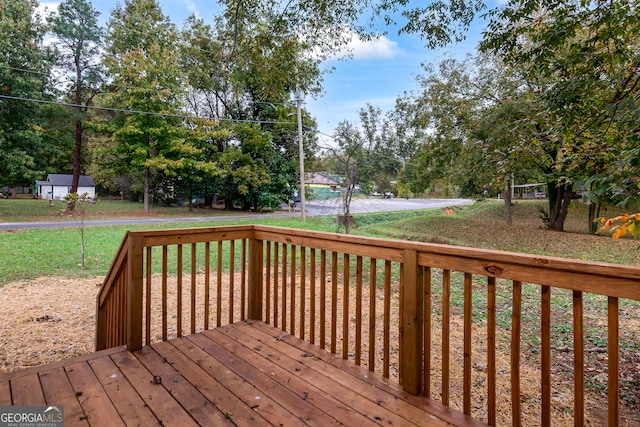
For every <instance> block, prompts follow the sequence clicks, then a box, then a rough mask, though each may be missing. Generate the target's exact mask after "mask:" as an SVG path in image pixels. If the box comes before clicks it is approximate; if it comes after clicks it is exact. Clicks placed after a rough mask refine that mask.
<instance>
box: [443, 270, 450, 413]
mask: <svg viewBox="0 0 640 427" xmlns="http://www.w3.org/2000/svg"><path fill="white" fill-rule="evenodd" d="M450 311H451V271H450V270H443V271H442V404H443V405H445V406H449V373H450V372H451V369H450V357H449V354H450V352H449V350H450V345H449V342H450V337H451V328H450V323H449V320H450V318H451V313H450Z"/></svg>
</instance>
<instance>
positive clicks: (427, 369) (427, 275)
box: [422, 267, 431, 397]
mask: <svg viewBox="0 0 640 427" xmlns="http://www.w3.org/2000/svg"><path fill="white" fill-rule="evenodd" d="M423 268H424V271H423V275H424V346H423V347H424V380H423V382H424V389H423V390H422V395H423V396H426V397H431V267H423Z"/></svg>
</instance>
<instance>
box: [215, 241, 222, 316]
mask: <svg viewBox="0 0 640 427" xmlns="http://www.w3.org/2000/svg"><path fill="white" fill-rule="evenodd" d="M216 268H217V269H218V270H217V272H216V273H217V274H216V276H217V277H216V279H217V281H218V283H216V287H217V289H216V293H217V296H216V327H220V326H221V325H222V240H220V241H218V264H217V267H216Z"/></svg>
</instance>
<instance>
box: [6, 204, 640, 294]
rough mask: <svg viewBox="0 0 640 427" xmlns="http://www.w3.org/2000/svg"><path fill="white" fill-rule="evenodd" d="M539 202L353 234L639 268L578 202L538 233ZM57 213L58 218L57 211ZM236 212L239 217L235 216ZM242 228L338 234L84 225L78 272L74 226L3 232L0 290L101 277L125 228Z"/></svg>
mask: <svg viewBox="0 0 640 427" xmlns="http://www.w3.org/2000/svg"><path fill="white" fill-rule="evenodd" d="M58 203H59V202H58ZM540 206H544V204H543V203H541V202H535V201H530V202H518V203H517V204H516V205H515V206H514V225H513V226H511V227H507V226H506V225H505V224H504V219H503V206H502V204H501V203H499V202H483V203H476V204H475V205H472V206H466V207H460V208H455V209H454V213H452V214H446V213H444V212H443V211H442V210H441V209H434V210H423V211H409V212H391V213H387V212H385V213H375V214H366V215H356V221H357V227H356V228H355V229H354V233H357V234H363V235H370V236H379V237H390V238H398V239H410V240H414V241H424V242H437V243H447V244H454V245H464V246H473V247H480V248H490V249H498V250H507V251H515V252H525V253H533V254H542V255H552V256H561V257H569V258H576V259H584V260H593V261H602V262H613V263H623V264H630V265H640V251H639V246H640V245H639V243H638V242H637V241H634V240H629V239H618V240H614V239H611V238H609V237H604V236H590V235H586V234H583V233H579V232H578V231H580V230H581V227H582V229H586V210H585V209H584V207H581V205H578V204H576V207H575V208H574V209H572V211H571V212H570V217H569V219H568V221H567V229H568V230H571V231H570V232H566V233H556V232H550V231H547V230H544V229H542V228H541V227H542V221H541V220H540V218H539V213H538V208H539V207H540ZM87 209H88V213H87V218H134V217H135V218H139V217H141V216H143V215H141V211H142V206H141V205H140V204H137V203H130V202H124V203H121V202H119V201H112V202H109V201H106V202H101V203H96V204H95V205H89V206H88V208H87ZM54 212H55V213H54ZM60 212H61V207H56V208H49V207H48V202H47V201H44V200H11V199H9V200H0V213H1V215H2V219H3V221H8V220H7V218H11V221H36V220H38V221H40V220H51V219H52V218H62V219H67V220H68V219H69V218H68V217H64V216H62V215H61V214H60ZM224 213H227V212H225V211H220V210H207V209H196V210H195V211H194V212H193V214H189V212H188V210H186V209H180V208H154V210H153V211H152V214H150V215H149V216H152V217H161V216H169V217H171V216H174V217H177V216H189V215H193V216H197V217H202V216H207V215H212V216H213V215H219V214H224ZM233 213H236V214H237V212H233ZM239 223H261V224H268V225H274V226H283V227H295V228H307V229H314V230H319V231H334V232H335V231H339V229H338V227H337V225H336V222H335V218H334V217H310V218H308V219H307V222H306V223H302V222H301V221H300V219H299V218H289V217H282V218H263V217H261V216H260V215H250V216H248V217H247V219H244V220H225V221H220V220H218V221H199V222H193V223H184V222H182V223H170V224H161V225H155V224H154V225H135V226H109V227H87V228H85V238H86V239H85V241H86V258H85V261H86V264H85V269H84V270H82V269H81V268H80V263H81V258H80V256H81V255H80V232H79V229H78V228H77V227H68V228H54V229H34V230H19V231H8V232H2V233H0V285H2V284H6V283H9V282H12V281H16V280H23V279H29V278H33V277H39V276H64V277H87V276H99V275H103V274H105V273H106V271H107V269H108V268H109V265H110V263H111V261H112V259H113V257H114V255H115V252H116V250H117V248H118V245H119V244H120V241H121V240H122V237H123V236H124V233H125V231H126V230H129V229H138V230H140V229H158V228H180V227H205V226H213V225H229V224H239Z"/></svg>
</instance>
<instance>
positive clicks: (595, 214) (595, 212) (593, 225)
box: [589, 203, 602, 234]
mask: <svg viewBox="0 0 640 427" xmlns="http://www.w3.org/2000/svg"><path fill="white" fill-rule="evenodd" d="M601 206H602V205H601V204H600V203H591V204H590V205H589V233H590V234H596V231H597V230H598V224H597V222H596V221H597V220H598V218H599V217H600V207H601Z"/></svg>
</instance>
